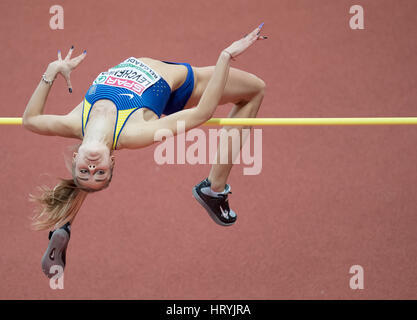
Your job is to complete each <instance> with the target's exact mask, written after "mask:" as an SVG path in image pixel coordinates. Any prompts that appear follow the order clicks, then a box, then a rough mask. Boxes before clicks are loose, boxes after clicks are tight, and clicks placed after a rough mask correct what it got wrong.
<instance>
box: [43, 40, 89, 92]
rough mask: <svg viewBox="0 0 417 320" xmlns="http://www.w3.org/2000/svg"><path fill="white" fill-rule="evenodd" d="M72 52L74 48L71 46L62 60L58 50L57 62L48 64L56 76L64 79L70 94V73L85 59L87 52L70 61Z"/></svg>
mask: <svg viewBox="0 0 417 320" xmlns="http://www.w3.org/2000/svg"><path fill="white" fill-rule="evenodd" d="M73 51H74V46H72V47H71V48H70V49H69V51H68V54H67V56H66V57H65V59H62V57H61V51H60V50H59V51H58V60H55V61H54V62H51V63H50V64H49V66H50V67H51V68H53V69H54V71H55V72H56V74H58V73H60V74H62V76H63V77H64V78H65V80H66V81H67V85H68V90H69V92H70V93H71V92H72V85H71V79H70V74H71V71H72V70H74V69H75V68H76V67H77V66H78V65H79V64H80V63H81V62H82V61H83V60H84V59H85V57H86V55H87V51H86V50H84V52H83V53H82V54H80V55H79V56H77V57H75V58H72V59H71V55H72V52H73Z"/></svg>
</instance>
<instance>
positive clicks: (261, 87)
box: [254, 77, 266, 96]
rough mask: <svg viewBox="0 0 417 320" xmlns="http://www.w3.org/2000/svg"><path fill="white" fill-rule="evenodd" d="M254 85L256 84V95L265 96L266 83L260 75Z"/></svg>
mask: <svg viewBox="0 0 417 320" xmlns="http://www.w3.org/2000/svg"><path fill="white" fill-rule="evenodd" d="M254 86H255V91H256V93H255V95H256V96H263V95H264V94H265V87H266V83H265V81H263V80H262V79H261V78H259V77H256V78H255V82H254Z"/></svg>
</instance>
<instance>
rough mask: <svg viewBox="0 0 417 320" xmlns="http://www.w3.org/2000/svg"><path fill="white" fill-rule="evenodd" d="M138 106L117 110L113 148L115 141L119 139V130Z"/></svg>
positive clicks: (114, 147)
mask: <svg viewBox="0 0 417 320" xmlns="http://www.w3.org/2000/svg"><path fill="white" fill-rule="evenodd" d="M137 109H138V108H132V109H127V110H117V123H116V128H115V130H114V135H113V149H116V145H117V141H119V135H120V132H121V131H122V129H123V126H124V124H125V122H126V120H127V119H128V118H129V116H130V115H131V114H132V113H133V112H135V111H136V110H137Z"/></svg>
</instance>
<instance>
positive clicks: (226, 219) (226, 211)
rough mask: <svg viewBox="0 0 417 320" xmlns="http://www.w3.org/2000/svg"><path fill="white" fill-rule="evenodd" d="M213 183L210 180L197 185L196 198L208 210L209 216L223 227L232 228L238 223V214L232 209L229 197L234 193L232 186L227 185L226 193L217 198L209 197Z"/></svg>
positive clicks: (194, 191) (194, 193) (194, 189)
mask: <svg viewBox="0 0 417 320" xmlns="http://www.w3.org/2000/svg"><path fill="white" fill-rule="evenodd" d="M210 186H211V183H210V181H209V180H208V178H206V179H204V180H203V181H201V182H200V183H199V184H197V185H195V186H194V188H193V195H194V198H196V200H197V201H198V202H199V203H200V204H201V205H202V206H203V207H204V209H206V210H207V212H208V214H209V216H210V217H211V218H212V219H213V220H214V222H216V223H217V224H219V225H221V226H231V225H233V224H234V223H235V222H236V219H237V216H236V213H235V212H234V211H233V210H231V209H230V207H229V201H228V197H227V195H228V194H229V193H230V194H231V193H232V192H231V191H230V189H231V188H230V185H228V184H226V192H224V194H219V195H218V196H217V197H213V196H210V195H208V194H207V193H208V192H207V191H208V190H209V189H210Z"/></svg>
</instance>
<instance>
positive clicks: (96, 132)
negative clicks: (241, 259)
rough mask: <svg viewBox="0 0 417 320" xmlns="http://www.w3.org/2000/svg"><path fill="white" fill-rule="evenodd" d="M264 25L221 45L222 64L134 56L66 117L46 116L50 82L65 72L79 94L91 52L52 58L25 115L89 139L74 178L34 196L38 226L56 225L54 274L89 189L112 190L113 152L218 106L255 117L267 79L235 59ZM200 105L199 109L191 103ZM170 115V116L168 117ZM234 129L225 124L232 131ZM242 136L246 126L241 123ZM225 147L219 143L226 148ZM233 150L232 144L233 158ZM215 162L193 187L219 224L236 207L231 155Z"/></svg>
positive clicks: (29, 124)
mask: <svg viewBox="0 0 417 320" xmlns="http://www.w3.org/2000/svg"><path fill="white" fill-rule="evenodd" d="M262 26H263V23H262V24H261V25H260V26H259V27H258V28H256V29H255V30H253V31H252V32H251V33H249V34H247V35H246V36H245V37H243V38H242V39H240V40H237V41H235V42H233V43H232V44H231V45H230V46H229V47H227V48H226V49H224V50H222V51H221V53H220V55H219V57H218V59H217V63H216V65H215V66H209V67H193V66H190V65H189V64H188V63H175V62H166V61H158V60H154V59H151V58H134V57H131V58H128V59H126V60H125V61H123V62H121V63H120V64H119V65H117V66H115V67H113V68H110V69H109V70H108V71H107V72H102V73H100V74H99V75H98V76H97V78H96V79H95V80H94V82H93V84H92V85H91V86H90V88H89V89H88V91H87V93H86V95H85V96H84V99H83V101H82V102H81V103H80V104H79V105H78V106H76V107H75V108H74V109H73V110H72V111H71V112H69V113H68V114H66V115H46V114H44V107H45V103H46V99H47V96H48V93H49V90H50V89H51V86H52V84H53V82H54V80H55V78H56V76H57V75H58V74H61V75H62V76H63V77H64V78H65V80H66V82H67V85H68V89H69V92H70V93H72V86H71V81H70V73H71V71H72V70H74V69H75V68H76V67H77V66H78V65H79V64H80V63H81V62H82V61H83V60H84V59H85V57H86V55H87V52H86V51H84V52H83V53H82V54H81V55H79V56H77V57H75V58H71V54H72V52H73V50H74V46H72V47H71V49H70V50H69V52H68V54H67V56H66V57H65V59H62V58H61V53H60V51H58V60H56V61H53V62H51V63H50V64H49V65H48V67H47V69H46V71H45V73H44V75H43V76H42V80H41V81H40V83H39V84H38V86H37V88H36V89H35V91H34V92H33V94H32V96H31V98H30V100H29V102H28V104H27V106H26V110H25V112H24V114H23V125H24V127H25V128H26V129H28V130H30V131H33V132H35V133H38V134H42V135H50V136H61V137H65V138H76V139H80V140H81V141H82V142H81V144H80V145H79V146H78V150H76V152H74V153H73V158H72V163H71V166H72V168H71V171H72V178H71V179H61V180H60V182H59V183H58V184H57V185H56V186H55V187H54V188H53V189H49V188H46V187H43V188H42V193H41V195H40V196H31V197H32V200H35V201H37V202H38V204H39V208H38V209H39V210H38V212H37V214H36V216H35V217H34V222H33V226H34V228H35V229H36V230H51V231H50V232H49V246H48V249H47V250H46V252H45V254H44V256H43V257H42V269H43V271H44V273H45V274H46V275H47V276H49V277H51V276H52V275H51V273H50V268H51V266H53V265H60V266H61V267H62V268H64V267H65V262H66V261H65V260H66V249H67V245H68V242H69V238H70V225H71V223H72V222H73V220H74V218H75V215H76V214H77V212H78V210H79V208H80V207H81V205H82V203H83V201H84V199H85V197H86V196H87V194H88V193H90V192H95V191H99V190H102V189H104V188H106V187H107V186H108V185H109V183H110V181H111V179H112V175H113V167H114V163H115V157H114V150H120V149H139V148H142V147H146V146H149V145H151V144H153V143H154V142H155V140H154V136H155V133H156V132H157V131H158V130H160V129H169V130H171V132H172V133H173V134H174V135H175V134H177V133H178V132H177V130H178V129H177V122H178V121H183V122H184V123H185V131H188V130H190V129H192V128H195V127H197V126H200V125H201V124H203V123H205V122H206V121H207V120H209V119H210V118H211V117H212V116H213V113H214V111H215V110H216V108H217V106H218V105H222V104H226V103H233V104H234V106H233V108H232V110H231V112H230V114H229V117H234V118H251V117H256V114H257V112H258V110H259V106H260V105H261V102H262V99H263V96H264V89H265V83H264V81H262V80H261V79H260V78H258V77H257V76H255V75H253V74H251V73H248V72H244V71H241V70H238V69H235V68H231V67H230V60H234V59H235V58H236V57H237V56H239V55H240V54H241V53H243V52H244V51H245V50H246V49H247V48H249V47H250V46H251V45H252V44H254V43H255V42H256V40H261V39H266V38H267V37H265V36H261V35H260V32H261V29H262ZM193 106H195V107H194V108H191V107H193ZM162 114H164V115H165V116H164V117H161V115H162ZM230 128H231V127H224V129H225V130H230ZM236 128H237V129H238V130H239V134H240V138H242V137H241V136H242V128H250V126H240V127H236ZM220 148H221V145H219V149H220ZM229 149H231V148H228V149H227V152H228V153H229V158H228V159H231V158H232V154H231V150H229ZM219 154H220V150H218V152H217V161H216V163H214V164H213V165H212V167H211V170H210V173H209V175H208V177H207V178H206V179H204V180H203V181H201V182H200V183H198V184H197V185H196V186H194V188H193V195H194V197H195V198H196V199H197V201H198V202H199V203H200V204H201V205H202V206H203V207H204V208H205V209H206V210H207V212H208V213H209V215H210V217H211V218H212V219H213V220H214V221H215V222H216V223H218V224H220V225H223V226H229V225H232V224H233V223H235V221H236V218H237V216H236V213H235V212H233V210H231V209H230V207H229V204H228V194H229V193H230V190H231V188H230V185H229V184H227V183H226V182H227V178H228V176H229V173H230V170H231V168H232V166H233V163H232V161H230V160H229V162H228V163H226V164H224V163H220V161H218V160H219V159H218V158H219Z"/></svg>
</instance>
